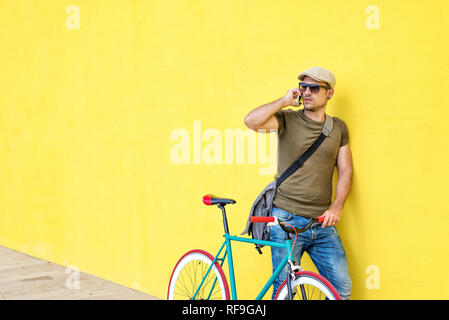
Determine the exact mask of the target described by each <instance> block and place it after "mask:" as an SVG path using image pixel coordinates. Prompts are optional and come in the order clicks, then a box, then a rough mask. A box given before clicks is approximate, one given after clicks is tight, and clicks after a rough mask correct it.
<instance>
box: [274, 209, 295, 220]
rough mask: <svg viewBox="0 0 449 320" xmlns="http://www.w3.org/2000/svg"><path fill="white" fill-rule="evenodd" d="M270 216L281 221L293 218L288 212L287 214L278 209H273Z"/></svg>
mask: <svg viewBox="0 0 449 320" xmlns="http://www.w3.org/2000/svg"><path fill="white" fill-rule="evenodd" d="M271 214H272V216H273V217H276V218H279V219H281V220H282V221H288V220H290V219H291V218H292V217H293V215H292V214H291V213H290V212H287V211H285V210H282V209H279V208H273V210H272V211H271Z"/></svg>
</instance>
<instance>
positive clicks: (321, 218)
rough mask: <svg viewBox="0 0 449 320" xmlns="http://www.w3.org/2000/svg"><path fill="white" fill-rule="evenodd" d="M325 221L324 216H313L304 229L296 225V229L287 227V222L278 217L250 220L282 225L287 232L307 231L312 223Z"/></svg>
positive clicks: (251, 220)
mask: <svg viewBox="0 0 449 320" xmlns="http://www.w3.org/2000/svg"><path fill="white" fill-rule="evenodd" d="M323 221H324V216H319V217H317V218H311V220H310V222H309V223H308V224H307V225H306V226H305V227H304V228H303V229H299V228H296V227H293V228H294V229H292V228H291V227H286V226H285V223H284V222H283V221H282V220H281V219H279V218H276V217H250V222H256V223H269V224H271V225H280V226H281V228H282V229H283V230H284V231H285V232H295V230H296V232H297V233H301V232H304V231H306V230H307V229H309V228H310V227H311V226H312V224H314V223H322V222H323Z"/></svg>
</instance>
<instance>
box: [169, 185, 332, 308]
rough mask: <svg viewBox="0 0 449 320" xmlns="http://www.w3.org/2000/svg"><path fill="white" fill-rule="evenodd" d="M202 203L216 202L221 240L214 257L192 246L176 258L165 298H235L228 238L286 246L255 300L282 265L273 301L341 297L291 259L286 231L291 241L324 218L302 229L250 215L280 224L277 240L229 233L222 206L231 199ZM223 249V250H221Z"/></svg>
mask: <svg viewBox="0 0 449 320" xmlns="http://www.w3.org/2000/svg"><path fill="white" fill-rule="evenodd" d="M203 203H204V204H206V205H209V206H210V205H217V206H218V207H219V208H220V209H221V212H222V216H223V227H224V232H225V234H224V238H225V240H224V242H223V244H222V246H221V247H220V250H219V251H218V253H217V254H216V255H215V256H212V255H211V254H210V253H208V252H206V251H204V250H199V249H195V250H191V251H188V252H187V253H186V254H184V255H183V256H182V257H181V259H179V261H178V262H177V264H176V265H175V268H174V269H173V272H172V275H171V277H170V282H169V286H168V293H167V299H168V300H177V299H179V300H196V299H198V300H213V299H219V300H230V299H232V300H237V292H236V286H235V277H234V259H233V256H232V248H231V241H237V242H244V243H250V244H256V245H265V246H270V247H279V248H285V249H286V254H285V256H284V258H283V259H282V261H281V263H280V264H279V266H278V267H277V268H276V270H275V271H274V272H273V274H272V275H271V277H270V278H269V279H268V281H267V282H266V284H265V285H264V287H263V288H262V290H261V291H260V292H259V294H258V295H257V297H256V298H255V300H261V299H262V298H263V297H264V296H265V294H266V292H267V291H268V289H269V288H270V287H271V285H272V284H273V282H274V280H275V279H276V278H277V277H278V276H279V274H280V273H281V271H282V270H283V269H284V267H286V266H287V277H286V279H285V280H284V282H283V283H282V285H281V286H280V287H279V289H278V291H277V293H276V295H275V298H274V299H275V300H287V299H288V300H292V299H293V298H294V299H302V300H310V299H313V298H315V294H318V298H320V299H321V298H324V299H328V300H341V297H340V295H339V294H338V292H337V290H336V289H335V288H334V287H333V286H332V284H331V283H330V282H329V281H328V280H327V279H325V278H324V277H322V276H321V275H319V274H317V273H314V272H310V271H304V270H303V269H302V268H301V266H299V265H296V263H295V261H293V247H294V242H293V245H292V240H291V238H290V234H292V233H294V234H295V240H294V241H296V238H297V235H298V234H299V233H301V232H305V231H306V230H308V229H309V228H310V227H311V226H312V224H314V223H321V222H322V221H323V219H324V217H318V218H312V219H311V221H310V222H309V223H308V224H307V225H306V226H305V227H304V228H302V229H298V228H296V227H293V226H291V225H289V224H287V223H285V222H284V221H281V219H279V218H277V217H251V222H253V223H261V222H262V223H268V225H269V226H271V225H279V226H281V228H282V229H283V230H284V231H285V238H284V243H281V242H273V241H265V240H258V239H250V238H243V237H237V236H231V235H230V234H229V228H228V222H227V217H226V209H225V206H226V205H227V204H234V203H236V201H235V200H232V199H227V198H218V197H215V196H213V195H210V194H208V195H205V196H204V197H203ZM224 248H226V250H224V251H223V249H224ZM222 252H223V253H222ZM220 255H221V257H220ZM226 257H228V269H229V277H230V284H231V295H230V292H229V286H228V282H227V278H226V275H225V273H224V271H223V264H224V262H225V260H226Z"/></svg>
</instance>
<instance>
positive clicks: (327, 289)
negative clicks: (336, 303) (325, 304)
mask: <svg viewBox="0 0 449 320" xmlns="http://www.w3.org/2000/svg"><path fill="white" fill-rule="evenodd" d="M291 285H292V292H293V293H295V296H294V298H296V299H301V300H315V299H310V298H314V297H315V296H314V295H315V293H316V294H318V295H319V298H324V299H328V300H341V297H340V294H339V293H338V292H337V290H336V289H335V288H334V287H333V286H332V284H331V283H330V282H329V281H328V280H327V279H326V278H324V277H322V276H321V275H319V274H317V273H315V272H311V271H299V272H296V273H295V279H294V280H292V281H291ZM300 285H304V286H307V292H306V296H303V294H302V292H301V290H300ZM310 288H312V292H311V291H310ZM304 291H305V290H304ZM287 299H288V289H287V280H285V281H284V282H283V283H282V284H281V286H280V287H279V289H278V291H277V292H276V295H275V297H274V300H287ZM318 300H321V299H318Z"/></svg>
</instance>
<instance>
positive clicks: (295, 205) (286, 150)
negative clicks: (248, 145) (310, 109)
mask: <svg viewBox="0 0 449 320" xmlns="http://www.w3.org/2000/svg"><path fill="white" fill-rule="evenodd" d="M274 115H275V117H276V119H277V120H278V123H279V128H278V166H277V174H276V176H275V178H276V179H278V178H279V177H280V175H281V174H282V173H283V172H284V171H285V170H286V169H287V168H288V167H289V166H290V165H291V164H292V163H293V161H295V160H296V159H298V158H299V156H301V155H302V154H303V153H304V152H305V151H306V150H307V148H308V147H309V146H310V145H312V143H313V142H314V141H315V140H316V139H317V138H318V136H319V135H320V133H321V130H322V128H323V125H324V121H323V122H318V121H315V120H312V119H310V118H309V117H307V116H306V115H305V114H304V109H300V110H296V111H295V110H291V109H282V110H279V111H278V112H276V113H275V114H274ZM333 118H334V124H333V127H332V131H331V134H330V135H329V136H328V137H326V139H324V141H323V143H322V144H321V145H320V147H319V148H318V149H317V150H316V151H315V152H314V153H313V155H312V156H311V157H310V158H309V159H308V160H307V161H306V162H305V163H304V165H303V166H302V167H301V168H299V169H298V170H296V172H295V173H293V174H292V175H291V176H290V177H288V178H287V179H286V180H285V181H284V182H282V184H281V185H280V186H279V187H278V189H277V192H276V198H275V199H274V202H273V204H274V205H275V206H276V207H278V208H281V209H283V210H285V211H288V212H291V213H293V214H296V215H300V216H304V217H318V216H320V215H322V214H323V213H324V211H326V210H327V209H328V208H329V207H330V205H331V200H332V176H333V173H334V168H335V166H336V163H337V154H338V149H339V148H340V147H342V146H344V145H346V144H348V143H349V134H348V129H347V127H346V124H345V123H344V122H343V120H340V119H339V118H337V117H333Z"/></svg>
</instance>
